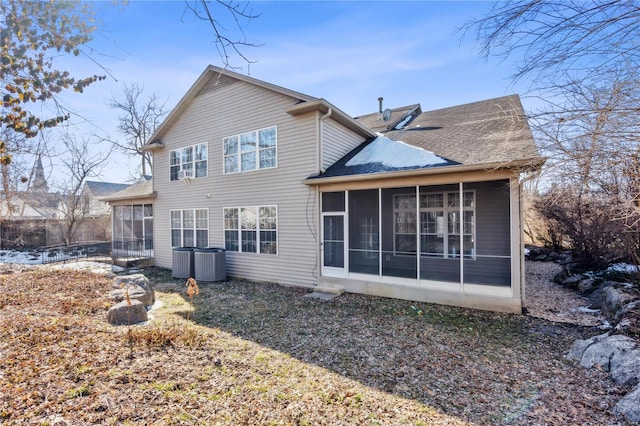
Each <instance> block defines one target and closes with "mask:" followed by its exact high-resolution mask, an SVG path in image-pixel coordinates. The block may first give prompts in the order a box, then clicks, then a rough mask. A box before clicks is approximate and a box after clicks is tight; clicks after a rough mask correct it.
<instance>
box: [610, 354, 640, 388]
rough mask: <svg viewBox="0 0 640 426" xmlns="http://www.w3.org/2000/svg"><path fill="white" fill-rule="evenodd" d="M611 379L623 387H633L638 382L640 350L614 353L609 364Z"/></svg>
mask: <svg viewBox="0 0 640 426" xmlns="http://www.w3.org/2000/svg"><path fill="white" fill-rule="evenodd" d="M610 371H611V378H612V379H613V380H614V381H615V382H616V383H618V384H620V385H624V386H635V385H637V384H638V382H640V348H636V349H633V350H630V351H621V352H616V353H614V354H613V356H612V357H611V362H610Z"/></svg>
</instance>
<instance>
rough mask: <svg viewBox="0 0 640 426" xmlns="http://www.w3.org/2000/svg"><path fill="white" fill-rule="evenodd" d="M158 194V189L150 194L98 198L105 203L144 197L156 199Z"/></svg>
mask: <svg viewBox="0 0 640 426" xmlns="http://www.w3.org/2000/svg"><path fill="white" fill-rule="evenodd" d="M157 196H158V193H157V192H156V191H153V192H152V193H150V194H132V195H125V196H122V197H102V198H98V200H100V201H103V202H105V203H110V202H113V201H127V200H139V199H144V198H151V199H155V198H156V197H157Z"/></svg>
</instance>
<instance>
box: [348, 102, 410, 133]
mask: <svg viewBox="0 0 640 426" xmlns="http://www.w3.org/2000/svg"><path fill="white" fill-rule="evenodd" d="M390 111H391V118H390V119H389V120H388V121H384V120H383V119H382V114H380V113H379V112H374V113H373V114H366V115H361V116H360V117H355V119H356V120H357V121H358V122H359V123H361V124H363V125H364V126H367V127H368V128H370V129H371V130H373V131H374V132H386V131H387V130H389V129H392V128H394V127H395V126H396V124H398V123H399V122H401V121H402V119H404V118H405V117H406V116H407V115H408V114H420V113H421V112H422V110H421V109H420V104H414V105H407V106H404V107H400V108H393V109H390Z"/></svg>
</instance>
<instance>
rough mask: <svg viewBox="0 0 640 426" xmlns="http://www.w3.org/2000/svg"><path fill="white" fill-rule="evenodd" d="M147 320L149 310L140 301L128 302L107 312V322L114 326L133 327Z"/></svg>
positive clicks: (119, 304) (121, 303)
mask: <svg viewBox="0 0 640 426" xmlns="http://www.w3.org/2000/svg"><path fill="white" fill-rule="evenodd" d="M146 320H147V310H146V309H145V307H144V305H143V304H142V302H141V301H139V300H135V299H134V300H132V301H131V305H129V304H128V303H127V301H126V300H123V301H122V302H120V303H118V304H116V305H114V306H112V307H111V309H109V312H107V321H109V324H112V325H131V324H137V323H139V322H143V321H146Z"/></svg>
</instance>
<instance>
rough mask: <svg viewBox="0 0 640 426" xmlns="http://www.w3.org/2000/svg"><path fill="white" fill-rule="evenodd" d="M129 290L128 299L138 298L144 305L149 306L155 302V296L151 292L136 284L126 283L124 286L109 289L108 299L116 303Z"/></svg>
mask: <svg viewBox="0 0 640 426" xmlns="http://www.w3.org/2000/svg"><path fill="white" fill-rule="evenodd" d="M127 291H128V292H129V299H130V300H134V299H135V300H139V301H141V302H142V304H143V305H144V306H151V305H153V304H154V303H155V297H154V294H153V292H148V291H147V290H145V289H144V288H142V287H139V286H137V285H126V286H125V287H124V288H119V289H116V290H111V291H110V292H109V299H111V300H113V301H114V302H116V303H119V302H122V301H123V300H125V299H126V293H127Z"/></svg>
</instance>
